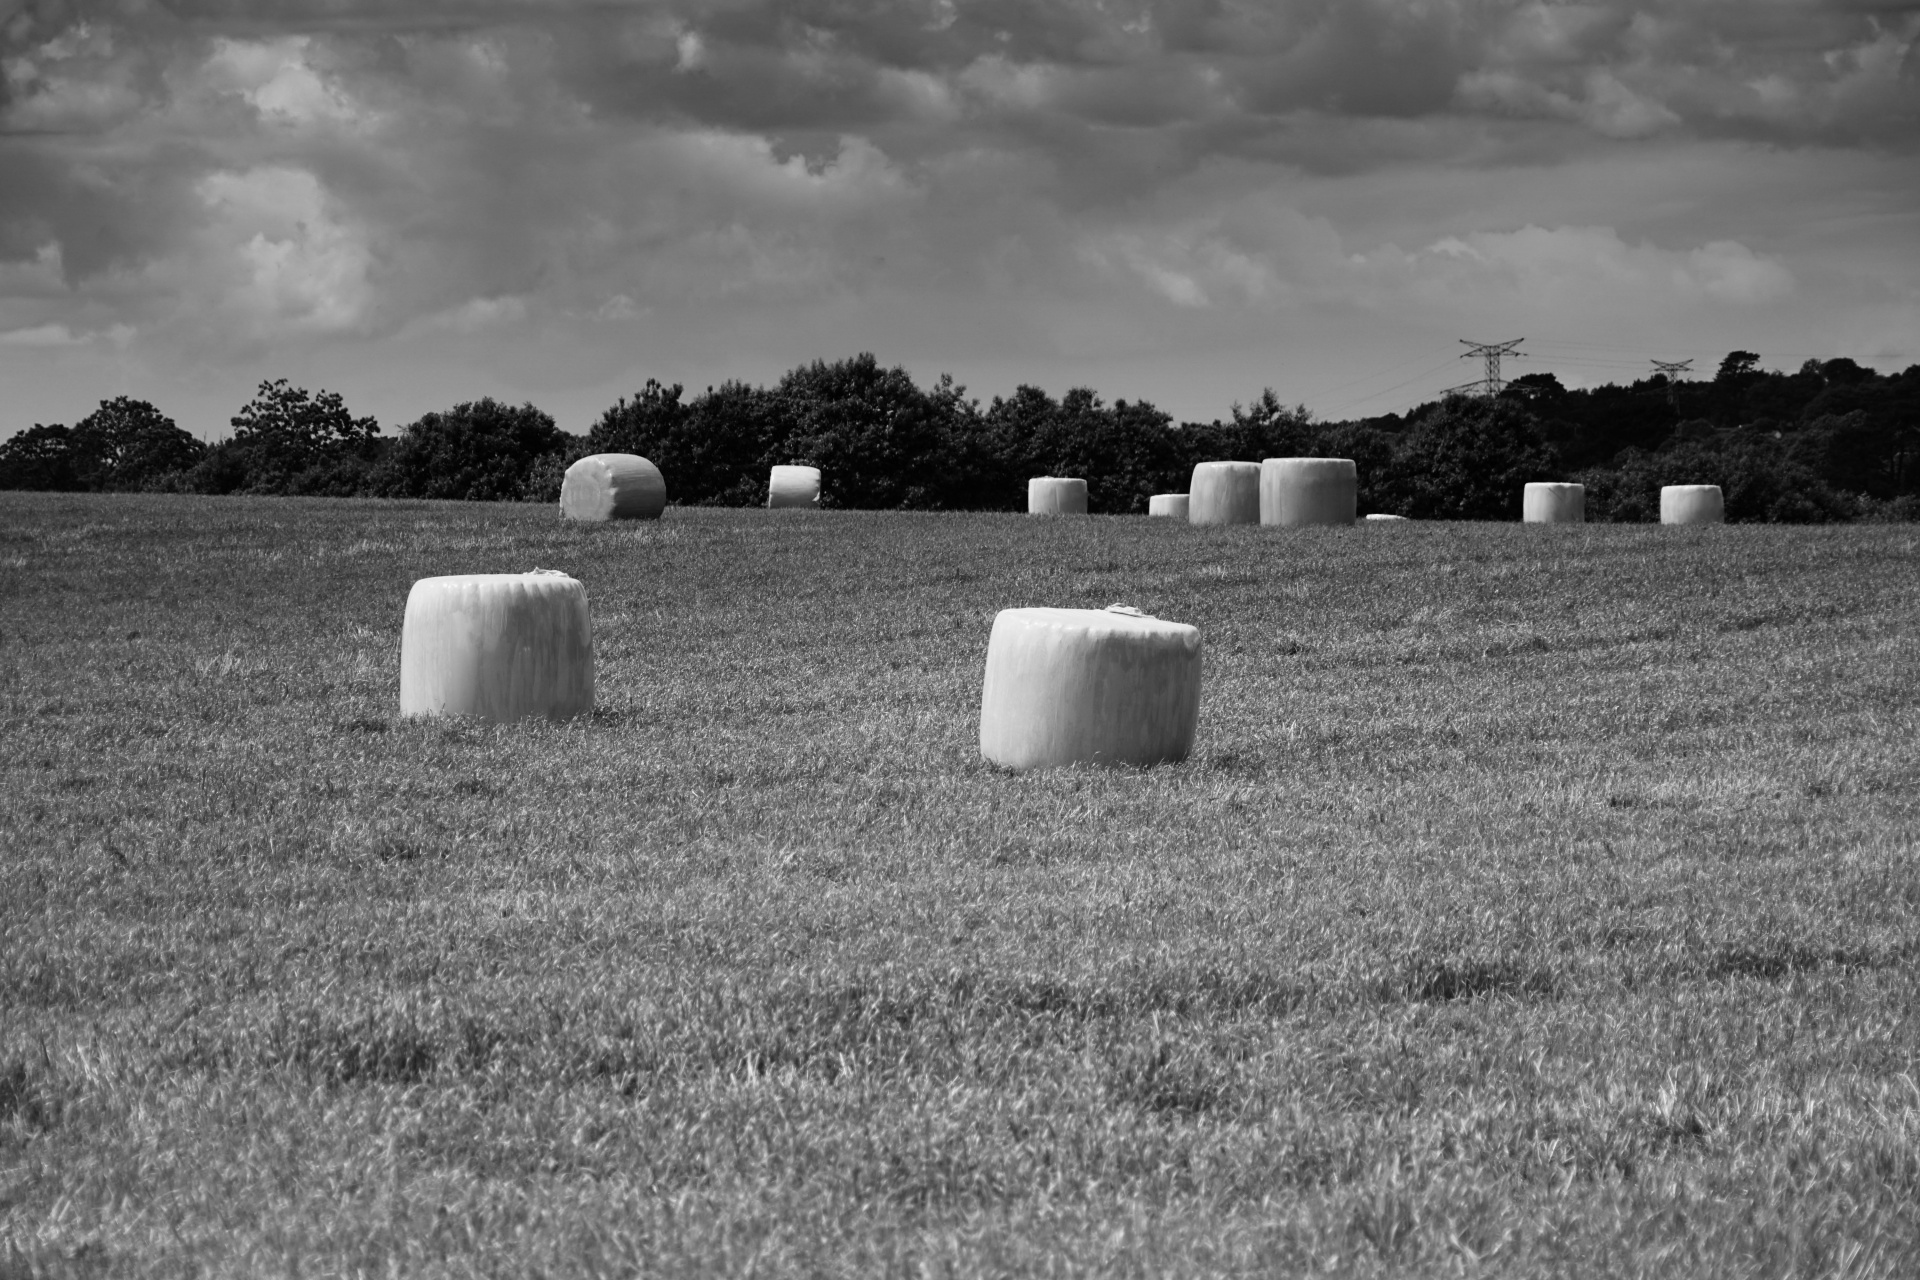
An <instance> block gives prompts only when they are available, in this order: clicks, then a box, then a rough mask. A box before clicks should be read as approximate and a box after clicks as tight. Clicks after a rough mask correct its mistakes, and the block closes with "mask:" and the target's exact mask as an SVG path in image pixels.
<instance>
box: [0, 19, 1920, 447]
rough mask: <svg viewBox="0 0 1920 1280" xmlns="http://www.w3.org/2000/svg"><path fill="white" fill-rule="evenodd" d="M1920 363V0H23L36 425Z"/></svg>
mask: <svg viewBox="0 0 1920 1280" xmlns="http://www.w3.org/2000/svg"><path fill="white" fill-rule="evenodd" d="M1514 338H1520V339H1523V341H1522V343H1521V345H1520V347H1519V353H1520V354H1519V355H1518V356H1517V357H1515V358H1510V359H1509V360H1507V361H1506V362H1505V364H1504V366H1503V371H1504V372H1505V374H1506V375H1507V376H1509V377H1511V376H1515V375H1518V374H1521V373H1538V372H1551V373H1553V374H1555V375H1556V376H1558V377H1559V378H1560V380H1561V381H1562V382H1563V383H1566V384H1567V385H1569V386H1584V385H1595V384H1598V383H1602V382H1626V381H1631V380H1632V379H1634V378H1637V377H1640V376H1643V375H1645V374H1647V373H1648V372H1650V371H1651V368H1652V366H1651V363H1650V362H1651V361H1653V360H1656V359H1658V360H1682V359H1691V360H1693V361H1694V364H1693V370H1694V372H1696V373H1699V374H1701V375H1703V376H1711V375H1712V372H1713V370H1714V368H1715V367H1717V365H1718V363H1719V361H1720V359H1721V358H1722V357H1723V356H1724V355H1725V354H1726V353H1728V352H1729V351H1732V350H1735V349H1742V350H1749V351H1754V352H1756V353H1758V354H1759V355H1760V356H1761V358H1762V359H1761V363H1762V364H1763V366H1766V367H1770V368H1789V369H1791V368H1797V367H1799V365H1800V363H1801V362H1802V361H1804V360H1806V359H1809V358H1820V359H1825V358H1829V357H1834V356H1848V357H1851V358H1853V359H1855V360H1857V361H1859V362H1860V363H1862V364H1865V365H1869V366H1871V367H1874V368H1877V369H1880V370H1882V371H1886V372H1892V371H1896V370H1898V369H1902V368H1905V367H1906V366H1908V365H1910V364H1913V363H1916V362H1920V3H1891V2H1882V0H1664V2H1662V0H1644V2H1642V3H1628V2H1627V0H1594V2H1592V3H1512V2H1500V0H1259V2H1257V3H1256V2H1254V0H658V2H645V3H643V2H641V0H411V2H408V0H0V436H4V435H8V434H11V433H12V432H14V431H17V430H20V429H23V428H25V427H28V426H31V425H33V424H34V423H36V422H67V423H71V422H74V421H77V420H78V419H80V418H82V417H84V416H85V415H86V414H88V413H89V412H91V411H92V410H93V409H94V408H95V407H96V406H97V405H98V403H99V402H100V401H101V400H103V399H106V398H109V397H111V396H115V395H131V396H135V397H137V398H140V399H144V400H148V401H151V402H152V403H153V404H155V405H157V406H158V407H159V408H161V409H162V410H163V411H164V412H166V413H167V414H169V415H170V416H171V417H173V418H174V419H175V420H176V421H177V422H178V423H179V424H180V425H181V426H182V427H185V428H187V429H188V430H190V431H193V432H194V433H195V434H196V435H200V436H202V437H204V438H208V439H217V438H219V437H221V436H224V435H226V434H227V433H228V432H229V430H230V427H229V419H231V417H232V416H233V415H234V414H235V413H236V412H238V410H239V409H240V407H241V406H242V405H243V404H245V403H246V402H247V401H248V400H249V399H250V398H251V397H252V395H253V394H254V391H255V388H256V387H257V385H258V384H259V383H260V382H262V381H263V380H267V379H273V378H287V379H289V380H291V381H292V382H294V383H295V384H296V385H300V386H305V387H308V388H309V389H312V390H315V391H318V390H322V389H326V390H333V391H337V392H339V393H340V394H341V395H342V396H343V397H344V398H345V400H346V402H347V404H348V406H349V407H350V408H351V409H352V410H353V411H354V412H355V413H356V414H372V415H374V416H375V417H377V418H378V419H379V420H380V422H381V423H382V424H383V426H384V427H385V428H386V429H388V430H390V431H391V430H397V429H398V428H400V427H401V426H403V425H404V424H405V423H408V422H411V421H413V420H414V419H416V418H418V417H420V416H421V415H422V414H425V413H428V412H432V411H435V410H440V409H445V408H448V407H450V406H452V405H454V404H457V403H461V402H464V401H470V400H476V399H479V398H480V397H482V396H492V397H494V398H496V399H499V400H503V401H507V402H510V403H514V404H519V403H523V402H531V403H533V404H535V405H538V406H539V407H540V408H542V409H544V410H546V411H547V412H548V413H550V414H552V415H553V416H554V418H555V419H556V421H557V422H558V423H559V425H560V426H561V427H563V428H566V429H567V430H570V431H578V432H584V431H585V430H587V429H588V428H589V427H590V426H591V425H592V423H593V421H594V420H595V418H597V417H598V416H599V414H600V413H601V411H603V410H604V409H606V408H607V407H609V406H610V405H612V404H613V403H615V402H616V401H617V400H618V399H619V398H620V397H621V396H623V395H628V394H631V393H632V392H633V391H635V390H636V389H638V388H639V387H640V386H642V385H643V384H644V383H645V382H646V380H647V379H649V378H657V379H659V380H660V381H662V382H665V383H669V384H671V383H681V384H683V385H684V386H686V387H687V388H688V390H689V391H690V392H698V391H701V390H704V389H705V388H706V387H708V386H711V385H715V384H718V383H720V382H722V381H724V380H726V379H730V378H736V379H741V380H744V381H747V382H750V383H755V384H768V383H772V382H774V381H776V380H777V379H778V378H779V377H780V376H781V375H782V374H783V373H784V372H786V371H787V370H788V369H791V368H793V367H795V366H796V365H800V364H803V363H806V362H808V361H812V360H818V359H824V360H836V359H842V358H846V357H849V356H853V355H856V354H858V353H861V352H872V353H873V354H874V355H875V356H876V357H878V359H879V360H880V361H881V362H882V363H884V364H887V365H901V366H904V367H905V368H906V369H907V370H909V371H910V372H911V373H912V374H913V376H914V377H915V378H916V380H918V381H919V382H921V384H922V385H930V384H931V383H932V382H933V381H934V380H935V379H936V378H937V377H938V376H939V375H940V374H942V373H950V374H952V375H953V376H954V378H955V379H956V380H957V381H959V382H960V383H962V384H963V385H965V386H966V387H967V389H968V393H969V394H970V395H972V396H975V397H978V398H980V399H981V400H983V401H990V400H991V398H992V397H993V396H996V395H1008V394H1011V393H1012V392H1013V390H1014V389H1015V388H1016V387H1018V386H1020V385H1022V384H1031V385H1034V386H1038V387H1041V388H1043V389H1045V390H1047V391H1049V392H1051V393H1052V394H1054V395H1056V396H1057V395H1060V394H1063V393H1064V392H1065V391H1067V390H1068V389H1070V388H1072V387H1076V386H1086V387H1091V388H1093V389H1094V390H1096V391H1097V392H1099V393H1100V394H1101V395H1102V396H1103V397H1104V398H1106V399H1107V400H1116V399H1125V400H1147V401H1151V402H1152V403H1153V404H1155V405H1157V406H1159V407H1160V408H1161V409H1164V410H1166V411H1167V412H1169V413H1171V414H1172V415H1174V417H1175V418H1176V419H1179V420H1187V421H1208V420H1212V419H1214V418H1218V417H1223V416H1225V415H1226V414H1227V413H1228V412H1229V411H1230V406H1232V405H1233V404H1234V403H1236V402H1240V403H1244V402H1248V401H1251V400H1253V399H1254V398H1255V397H1257V396H1258V395H1259V394H1260V393H1261V391H1262V389H1263V388H1268V387H1271V388H1272V389H1273V390H1274V392H1275V393H1276V394H1277V395H1278V396H1279V397H1280V399H1281V400H1282V401H1284V402H1286V403H1288V404H1304V405H1306V406H1307V407H1308V408H1309V409H1311V410H1312V411H1313V412H1314V413H1316V414H1317V415H1318V416H1320V417H1321V418H1326V419H1341V418H1349V417H1355V416H1361V415H1366V414H1373V413H1384V412H1389V411H1398V410H1404V409H1406V408H1408V407H1410V406H1412V405H1413V404H1415V403H1418V402H1420V401H1422V400H1425V399H1428V398H1431V397H1432V396H1433V395H1435V394H1436V393H1437V392H1439V391H1440V390H1442V389H1444V388H1446V387H1449V386H1453V385H1456V384H1459V383H1465V382H1468V381H1470V380H1473V379H1475V378H1477V377H1479V376H1480V373H1481V368H1480V365H1479V363H1478V362H1477V361H1475V360H1473V359H1471V358H1465V359H1463V358H1462V356H1463V355H1466V354H1468V349H1467V348H1466V347H1465V346H1463V345H1462V340H1468V341H1473V342H1503V341H1507V340H1510V339H1514Z"/></svg>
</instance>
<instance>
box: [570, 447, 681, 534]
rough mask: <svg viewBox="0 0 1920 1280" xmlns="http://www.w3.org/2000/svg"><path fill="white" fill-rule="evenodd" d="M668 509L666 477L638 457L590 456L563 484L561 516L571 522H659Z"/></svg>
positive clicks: (626, 455)
mask: <svg viewBox="0 0 1920 1280" xmlns="http://www.w3.org/2000/svg"><path fill="white" fill-rule="evenodd" d="M666 509H667V481H666V478H665V477H664V476H662V475H661V474H660V468H658V467H656V466H654V465H653V464H652V463H651V462H648V461H647V460H646V459H645V458H642V457H640V456H639V455H638V454H632V453H595V454H589V455H588V456H587V457H584V458H582V459H580V461H578V462H576V463H574V464H573V465H572V466H570V467H568V468H567V474H566V478H565V479H563V480H562V481H561V482H560V514H561V515H563V516H565V517H566V518H567V519H569V520H592V521H602V520H658V519H659V518H660V513H661V512H662V511H665V510H666Z"/></svg>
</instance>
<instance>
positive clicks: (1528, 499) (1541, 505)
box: [1520, 481, 1587, 524]
mask: <svg viewBox="0 0 1920 1280" xmlns="http://www.w3.org/2000/svg"><path fill="white" fill-rule="evenodd" d="M1520 520H1521V522H1522V523H1524V524H1585V523H1586V520H1587V486H1585V485H1583V484H1554V483H1542V482H1540V481H1535V482H1534V483H1532V484H1529V485H1528V486H1527V487H1526V488H1525V489H1524V490H1522V491H1521V495H1520Z"/></svg>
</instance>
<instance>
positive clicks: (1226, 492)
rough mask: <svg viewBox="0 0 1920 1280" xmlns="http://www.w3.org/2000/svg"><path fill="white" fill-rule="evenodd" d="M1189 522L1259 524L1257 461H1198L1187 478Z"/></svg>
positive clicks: (1258, 469)
mask: <svg viewBox="0 0 1920 1280" xmlns="http://www.w3.org/2000/svg"><path fill="white" fill-rule="evenodd" d="M1187 520H1188V522H1189V523H1191V524H1259V523H1260V464H1259V463H1257V462H1201V463H1197V464H1195V466H1194V468H1193V479H1191V480H1189V481H1188V482H1187Z"/></svg>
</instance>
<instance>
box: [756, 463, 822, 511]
mask: <svg viewBox="0 0 1920 1280" xmlns="http://www.w3.org/2000/svg"><path fill="white" fill-rule="evenodd" d="M767 505H768V506H769V507H817V506H819V505H820V468H818V467H799V466H780V467H775V468H774V469H773V474H772V475H770V476H769V477H767Z"/></svg>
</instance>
